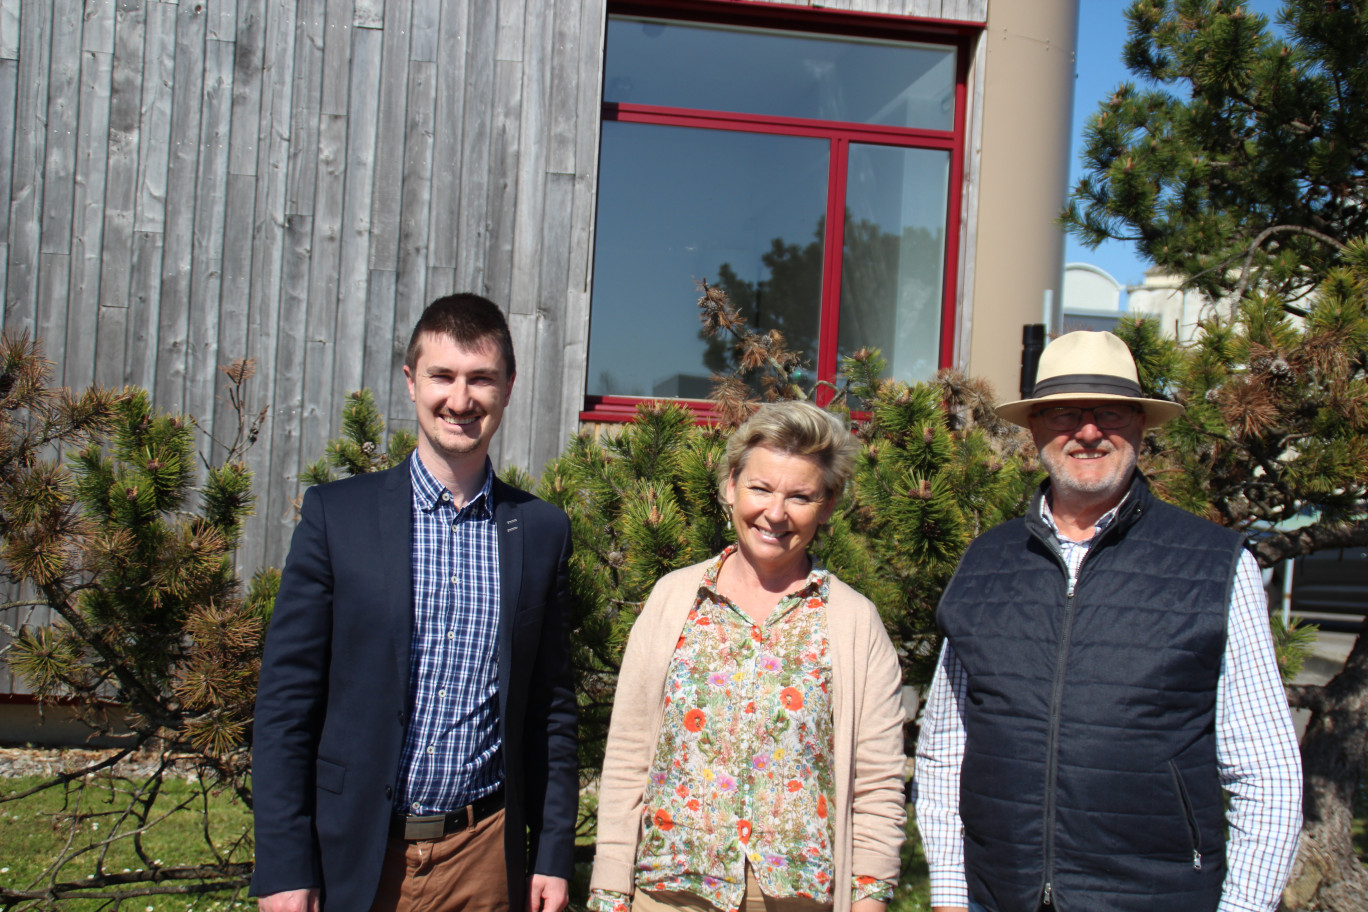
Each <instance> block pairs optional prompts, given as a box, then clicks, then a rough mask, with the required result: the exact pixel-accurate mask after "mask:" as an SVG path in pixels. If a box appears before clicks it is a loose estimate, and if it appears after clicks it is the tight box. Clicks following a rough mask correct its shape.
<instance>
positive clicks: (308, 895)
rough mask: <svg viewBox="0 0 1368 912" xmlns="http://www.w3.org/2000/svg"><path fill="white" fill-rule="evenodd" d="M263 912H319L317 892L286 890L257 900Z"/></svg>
mask: <svg viewBox="0 0 1368 912" xmlns="http://www.w3.org/2000/svg"><path fill="white" fill-rule="evenodd" d="M257 908H258V909H260V910H261V912H319V905H318V891H317V890H286V891H285V892H284V893H272V894H270V895H269V896H262V897H260V898H258V899H257Z"/></svg>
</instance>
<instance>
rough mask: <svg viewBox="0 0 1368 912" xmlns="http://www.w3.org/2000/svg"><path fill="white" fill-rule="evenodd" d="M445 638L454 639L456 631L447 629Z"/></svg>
mask: <svg viewBox="0 0 1368 912" xmlns="http://www.w3.org/2000/svg"><path fill="white" fill-rule="evenodd" d="M447 639H448V640H454V639H456V631H454V630H448V631H447Z"/></svg>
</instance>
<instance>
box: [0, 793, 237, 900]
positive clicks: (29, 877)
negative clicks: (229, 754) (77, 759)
mask: <svg viewBox="0 0 1368 912" xmlns="http://www.w3.org/2000/svg"><path fill="white" fill-rule="evenodd" d="M43 781H45V780H44V779H43V778H41V777H30V778H19V779H0V798H8V797H9V796H11V795H15V794H18V793H20V792H23V791H25V790H27V789H29V788H32V787H33V786H35V785H37V784H39V783H40V782H43ZM128 787H129V784H128V783H127V782H125V781H121V780H110V779H107V778H106V779H99V778H96V779H91V780H88V781H87V782H86V783H85V784H84V786H83V787H78V786H75V785H73V786H70V787H68V788H67V789H63V788H62V787H60V786H58V787H56V788H52V789H48V790H46V791H43V792H39V793H37V794H35V795H30V796H29V797H27V798H23V799H20V800H17V801H0V887H4V888H7V889H10V890H28V889H32V888H34V887H35V886H37V887H41V886H42V885H43V883H45V882H46V880H45V878H44V872H45V870H46V869H47V867H48V866H49V865H51V864H52V861H53V859H55V858H57V857H58V856H59V855H60V854H61V853H62V851H63V848H64V847H67V851H75V850H79V849H83V848H86V847H90V846H93V845H97V844H98V843H99V842H100V841H101V840H103V839H106V838H108V836H109V834H110V833H111V832H120V833H123V832H127V831H128V830H129V829H131V827H132V823H131V822H130V821H124V822H123V823H122V824H121V823H120V816H121V815H122V814H123V812H124V811H125V809H127V807H128V805H129V797H130V796H129V792H128V791H127V789H128ZM204 800H205V796H204V794H203V792H202V790H201V787H200V786H199V784H198V783H194V782H187V781H185V780H182V779H167V780H166V783H165V785H164V787H163V791H162V795H161V796H160V797H159V799H158V801H157V803H156V809H155V811H154V814H158V815H159V814H163V813H167V812H170V811H171V810H172V808H173V807H175V806H176V805H178V804H180V803H182V802H186V801H189V807H187V808H185V809H183V810H178V811H175V812H174V813H170V815H169V816H168V817H167V818H166V819H165V820H163V821H161V822H159V823H157V824H155V825H154V826H152V827H151V828H150V829H149V831H148V832H147V834H146V835H144V836H143V837H142V849H143V854H144V856H145V860H144V858H140V857H139V856H138V854H137V852H136V851H135V849H134V841H133V839H132V838H131V837H130V838H123V839H118V840H116V841H115V842H113V843H112V844H111V845H110V847H109V849H108V854H107V855H106V856H105V859H104V863H103V871H104V872H105V873H107V874H117V873H121V872H123V871H126V870H127V871H137V870H141V869H144V868H147V867H148V861H151V862H153V863H160V864H163V865H168V866H169V865H185V864H200V863H205V862H209V861H212V860H213V855H212V853H211V852H210V850H209V848H208V847H207V845H206V844H205V841H204V838H205V837H204V834H205V815H204V813H203V807H204V805H203V801H204ZM207 801H208V807H209V819H210V824H209V835H210V837H211V838H212V839H213V841H214V844H215V845H216V846H217V847H218V848H219V850H220V852H222V853H224V854H225V855H226V854H228V853H229V851H230V849H233V847H234V846H236V848H235V850H233V851H232V855H231V857H232V859H233V860H241V859H243V858H249V857H250V853H251V848H250V845H248V844H245V843H242V842H241V840H242V838H243V836H244V835H250V831H251V814H250V813H249V812H248V811H247V810H246V808H244V807H243V806H242V805H241V804H238V803H235V802H234V801H232V800H231V797H230V796H229V795H228V794H226V793H220V794H218V795H213V794H210V795H208V796H207ZM73 815H77V816H79V817H80V818H81V819H80V822H79V824H78V826H77V827H76V829H75V832H74V834H73V833H72V832H71V822H72V819H73ZM68 838H71V842H70V845H69V846H68V843H67V840H68ZM97 855H98V853H97V852H95V851H87V852H84V853H83V854H80V855H78V856H77V857H75V858H74V859H72V860H71V861H70V862H69V863H68V864H67V865H66V866H65V867H64V868H63V869H62V871H61V872H59V874H58V877H57V880H58V882H61V883H71V882H77V881H82V880H85V879H86V878H87V876H88V875H91V874H94V873H95V872H96V864H97ZM49 876H50V875H49ZM255 906H256V902H255V900H248V899H247V898H246V896H245V891H244V892H243V893H242V894H234V893H232V892H227V893H219V894H211V895H201V896H167V895H160V896H141V897H137V898H134V899H126V900H124V901H123V903H122V905H121V906H118V908H121V909H123V910H127V912H145V910H167V912H173V910H174V912H182V910H185V912H188V910H205V912H208V910H228V909H233V908H238V907H240V908H244V909H247V908H255ZM17 908H20V909H23V908H29V906H27V905H21V906H19V907H17ZM33 908H40V906H33ZM62 908H64V909H71V910H79V912H87V910H90V912H94V910H97V909H104V908H110V909H112V908H115V904H114V903H113V902H112V901H109V900H95V899H86V900H80V901H75V900H64V901H63V903H62Z"/></svg>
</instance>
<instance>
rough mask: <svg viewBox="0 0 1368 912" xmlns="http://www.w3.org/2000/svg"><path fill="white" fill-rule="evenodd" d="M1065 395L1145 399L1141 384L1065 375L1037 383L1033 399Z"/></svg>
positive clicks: (1108, 377) (1105, 377)
mask: <svg viewBox="0 0 1368 912" xmlns="http://www.w3.org/2000/svg"><path fill="white" fill-rule="evenodd" d="M1064 393H1079V394H1080V395H1085V396H1086V395H1089V394H1091V395H1097V396H1126V397H1129V398H1131V399H1141V398H1143V397H1142V396H1141V394H1140V384H1138V383H1136V382H1135V381H1134V380H1127V379H1126V378H1124V377H1115V376H1112V375H1110V374H1063V375H1061V376H1058V377H1047V378H1046V379H1044V380H1041V381H1039V382H1038V383H1036V385H1035V389H1033V390H1031V398H1032V399H1040V398H1041V397H1043V396H1058V395H1061V394H1064Z"/></svg>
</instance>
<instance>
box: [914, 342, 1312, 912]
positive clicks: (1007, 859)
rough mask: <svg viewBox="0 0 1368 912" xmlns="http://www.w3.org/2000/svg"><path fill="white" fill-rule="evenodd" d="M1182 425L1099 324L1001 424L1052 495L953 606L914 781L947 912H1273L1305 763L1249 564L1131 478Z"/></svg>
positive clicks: (1046, 370)
mask: <svg viewBox="0 0 1368 912" xmlns="http://www.w3.org/2000/svg"><path fill="white" fill-rule="evenodd" d="M1182 411H1183V409H1182V407H1181V406H1180V405H1177V404H1175V403H1172V402H1166V401H1162V400H1156V399H1146V398H1143V397H1142V396H1141V394H1140V385H1139V383H1138V382H1137V378H1136V371H1135V362H1134V361H1133V360H1132V358H1131V355H1130V352H1129V350H1127V348H1126V346H1125V343H1123V342H1122V341H1121V340H1120V339H1118V338H1117V337H1116V336H1114V335H1112V334H1111V333H1090V332H1076V333H1069V334H1067V335H1064V336H1061V337H1060V338H1058V339H1056V340H1055V341H1054V342H1052V343H1051V344H1050V345H1049V346H1048V347H1047V348H1046V349H1045V351H1044V353H1043V354H1042V356H1041V360H1040V371H1039V378H1038V380H1037V382H1036V386H1035V389H1034V390H1033V394H1032V397H1031V398H1029V399H1024V400H1021V401H1018V402H1011V403H1008V404H1006V405H1003V406H1001V407H999V408H998V409H997V413H998V415H999V416H1000V417H1002V418H1005V419H1006V420H1008V421H1011V422H1013V423H1015V424H1020V425H1024V426H1027V427H1029V428H1030V430H1031V434H1032V436H1033V437H1034V438H1035V444H1036V448H1037V449H1038V450H1039V451H1040V459H1041V462H1042V463H1043V464H1044V466H1045V469H1046V471H1047V472H1048V474H1049V480H1048V482H1047V483H1045V484H1044V485H1042V487H1041V492H1040V493H1039V494H1038V495H1037V496H1036V498H1035V500H1034V502H1033V503H1032V505H1031V507H1030V509H1029V510H1028V511H1027V514H1026V516H1025V517H1023V518H1021V519H1017V520H1013V521H1011V522H1007V523H1003V524H1002V525H1000V526H998V527H996V528H994V529H992V530H990V531H988V532H987V533H985V534H984V535H982V536H980V537H979V538H978V539H976V540H975V541H974V542H973V543H972V544H971V545H970V547H969V549H968V550H967V551H966V552H965V555H964V558H963V559H962V560H961V562H960V566H959V569H958V570H957V571H956V573H955V577H954V579H953V580H952V581H951V583H950V585H949V586H948V587H947V589H946V591H945V595H944V597H943V598H942V600H941V604H940V609H939V612H938V620H939V622H940V626H941V628H942V630H943V631H944V632H945V635H946V645H945V649H944V652H943V654H942V656H941V663H940V667H939V669H938V671H937V673H936V677H935V680H934V681H933V683H932V685H931V692H930V694H929V696H928V701H927V707H926V712H925V715H924V717H923V722H922V732H921V738H920V740H919V742H918V746H917V771H916V804H917V821H918V825H919V827H920V830H921V834H922V837H923V840H924V841H925V845H926V857H927V860H928V862H929V864H930V869H931V905H932V908H933V909H934V910H937V912H950V910H964V909H965V908H966V907H967V908H968V909H970V910H974V912H978V910H988V912H1038V910H1050V912H1053V910H1060V912H1150V910H1156V909H1173V910H1183V912H1216V910H1220V912H1236V910H1244V912H1255V910H1258V912H1272V910H1273V909H1274V908H1276V906H1277V904H1278V897H1279V894H1280V892H1281V890H1282V887H1283V885H1284V882H1285V880H1286V878H1287V874H1288V870H1289V868H1290V866H1291V863H1292V858H1293V856H1294V854H1295V853H1296V849H1297V837H1298V833H1299V831H1300V827H1301V762H1300V756H1299V754H1298V752H1297V742H1296V737H1295V734H1294V732H1293V729H1292V722H1291V717H1290V715H1289V713H1288V709H1287V701H1286V699H1285V697H1284V695H1283V690H1282V685H1281V683H1280V681H1279V678H1278V670H1277V665H1276V662H1275V660H1274V656H1273V648H1272V639H1271V636H1270V633H1269V627H1268V614H1267V606H1266V602H1265V599H1264V593H1263V587H1262V584H1261V579H1260V576H1259V568H1258V566H1257V564H1256V563H1255V561H1254V558H1253V556H1252V555H1250V554H1249V553H1248V552H1247V551H1245V550H1244V548H1243V542H1242V539H1241V537H1240V536H1239V535H1238V534H1236V533H1235V532H1232V531H1230V530H1228V529H1223V528H1221V527H1219V526H1216V525H1215V524H1213V523H1210V522H1207V521H1206V520H1203V519H1199V518H1198V517H1196V516H1193V515H1192V514H1190V513H1187V512H1185V511H1183V510H1180V509H1178V508H1176V507H1172V506H1169V505H1168V504H1165V503H1163V502H1161V501H1160V500H1159V499H1158V498H1156V497H1154V496H1153V495H1152V494H1151V493H1150V491H1149V488H1148V486H1147V485H1146V483H1145V479H1144V477H1143V476H1141V475H1140V474H1139V473H1138V472H1137V471H1136V469H1135V463H1136V454H1137V451H1138V449H1139V447H1140V443H1141V438H1142V435H1143V432H1144V429H1145V428H1146V427H1154V426H1157V425H1160V424H1163V423H1164V422H1166V421H1169V420H1170V419H1172V418H1175V417H1177V416H1178V415H1179V414H1181V413H1182ZM1223 789H1224V790H1225V791H1227V792H1229V795H1230V802H1229V808H1228V809H1227V808H1226V805H1225V798H1224V796H1223V794H1222V790H1223ZM1227 824H1228V825H1229V833H1230V835H1229V838H1228V839H1227V837H1226V835H1225V830H1226V826H1227Z"/></svg>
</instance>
